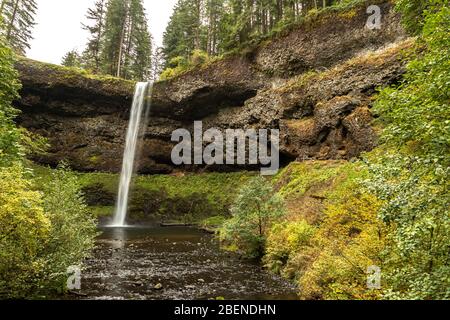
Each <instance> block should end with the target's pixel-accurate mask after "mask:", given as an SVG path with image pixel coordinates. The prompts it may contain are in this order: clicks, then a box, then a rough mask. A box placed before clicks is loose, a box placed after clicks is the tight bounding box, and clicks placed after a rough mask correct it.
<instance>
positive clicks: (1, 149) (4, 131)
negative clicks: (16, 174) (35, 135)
mask: <svg viewBox="0 0 450 320" xmlns="http://www.w3.org/2000/svg"><path fill="white" fill-rule="evenodd" d="M0 22H1V21H0ZM17 78H18V74H17V71H16V70H15V69H14V55H13V52H12V51H11V49H10V48H8V47H7V46H6V43H5V41H4V39H3V38H2V37H1V36H0V166H5V165H8V164H11V163H12V162H13V161H17V160H19V159H20V157H21V154H22V153H23V148H22V146H21V145H20V139H21V133H20V131H19V130H18V129H17V127H16V126H15V124H14V121H13V119H14V118H15V117H16V116H17V114H18V111H17V110H16V109H14V108H13V107H12V102H13V100H14V99H15V98H17V97H18V90H19V89H20V83H19V81H18V80H17Z"/></svg>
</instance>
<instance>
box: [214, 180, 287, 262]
mask: <svg viewBox="0 0 450 320" xmlns="http://www.w3.org/2000/svg"><path fill="white" fill-rule="evenodd" d="M231 213H232V215H233V218H232V219H230V220H228V221H227V222H225V224H224V225H223V227H222V229H221V230H220V239H221V241H222V243H223V244H224V245H225V246H227V247H228V248H232V249H236V250H238V251H240V252H242V253H243V254H245V255H246V256H247V257H249V258H261V257H262V256H263V254H264V249H265V245H266V236H267V231H268V230H269V229H270V228H271V226H272V224H273V223H275V222H276V221H278V220H279V219H280V218H282V217H283V216H284V215H285V213H286V211H285V208H284V201H283V198H282V197H280V196H278V195H274V190H273V187H272V185H271V184H270V182H269V181H267V180H266V179H265V178H263V177H256V178H254V179H252V180H250V182H249V183H248V184H247V185H246V186H244V187H243V188H242V189H241V191H240V193H239V195H238V197H237V199H236V202H235V203H234V205H233V206H232V208H231Z"/></svg>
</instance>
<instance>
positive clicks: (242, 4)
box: [164, 0, 341, 66]
mask: <svg viewBox="0 0 450 320" xmlns="http://www.w3.org/2000/svg"><path fill="white" fill-rule="evenodd" d="M339 2H341V0H179V1H178V2H177V4H176V6H175V9H174V12H173V15H172V17H171V19H170V22H169V24H168V27H167V29H166V32H165V34H164V54H165V57H166V66H167V65H168V64H169V62H170V61H171V60H172V59H174V58H177V57H182V58H184V59H186V60H189V58H190V57H191V55H192V53H193V52H194V50H197V51H198V50H201V51H205V52H207V53H208V54H209V55H212V56H214V55H220V54H222V53H224V52H226V51H229V50H232V49H235V48H236V47H238V46H240V45H242V44H244V43H247V42H249V41H252V40H254V39H258V37H260V36H263V35H266V34H268V33H269V32H270V31H272V30H273V29H275V28H278V27H282V26H283V25H288V24H290V23H293V22H295V21H297V20H298V19H299V18H300V17H301V16H302V15H304V14H306V13H307V12H308V11H309V10H311V9H320V8H322V7H326V6H330V5H332V4H335V3H339Z"/></svg>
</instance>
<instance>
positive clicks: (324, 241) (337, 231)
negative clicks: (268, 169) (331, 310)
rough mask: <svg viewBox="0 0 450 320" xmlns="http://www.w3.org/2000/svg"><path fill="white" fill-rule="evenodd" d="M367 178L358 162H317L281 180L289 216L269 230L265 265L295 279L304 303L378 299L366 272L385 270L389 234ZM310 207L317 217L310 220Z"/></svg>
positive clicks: (295, 168) (287, 172)
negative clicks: (365, 185) (383, 261)
mask: <svg viewBox="0 0 450 320" xmlns="http://www.w3.org/2000/svg"><path fill="white" fill-rule="evenodd" d="M366 175H367V173H366V172H365V170H363V169H362V166H361V165H360V164H357V163H356V164H351V163H350V164H349V163H347V164H345V163H342V162H336V161H329V162H320V161H319V162H311V163H302V164H292V165H290V166H289V167H288V168H287V169H286V170H285V171H284V172H283V173H282V174H281V177H277V179H276V180H277V183H278V184H280V190H279V192H280V193H282V194H283V195H284V196H285V199H286V203H287V207H288V208H290V213H289V214H288V215H287V217H286V219H285V221H283V222H281V223H278V224H275V225H274V226H273V227H272V228H271V229H270V232H269V235H268V237H267V246H266V254H265V257H264V263H265V265H266V266H267V267H268V268H269V269H270V270H272V271H274V272H276V273H279V274H281V275H283V276H284V277H286V278H288V279H292V280H295V281H296V282H297V283H298V286H299V295H300V297H301V298H302V299H376V298H378V297H379V295H380V292H379V291H377V290H370V289H369V288H368V287H367V269H368V267H370V266H373V265H376V266H380V267H381V258H380V254H381V252H382V250H383V247H384V234H385V230H384V226H383V224H382V223H381V222H380V221H379V220H378V219H377V212H378V209H379V207H380V205H381V203H380V201H379V200H378V199H377V198H376V197H374V196H373V195H371V194H369V193H368V192H367V191H366V190H365V188H363V187H362V185H361V184H362V180H363V179H364V177H365V176H366ZM293 182H295V186H294V185H293ZM299 186H301V187H300V188H299ZM313 200H314V201H313ZM310 203H313V204H314V205H315V209H314V210H317V211H318V212H319V213H318V214H315V215H316V218H315V219H312V220H311V219H310V216H311V212H310V211H311V208H310V207H309V205H308V204H310Z"/></svg>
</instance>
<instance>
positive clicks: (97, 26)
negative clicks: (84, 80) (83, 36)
mask: <svg viewBox="0 0 450 320" xmlns="http://www.w3.org/2000/svg"><path fill="white" fill-rule="evenodd" d="M106 5H107V0H97V1H96V2H95V4H94V7H93V8H89V9H88V12H87V14H86V18H87V19H88V20H89V22H91V23H90V24H83V29H84V30H87V31H88V32H89V33H90V38H89V41H88V44H87V47H86V50H85V51H84V52H83V62H84V64H85V67H86V68H87V69H90V70H91V71H93V72H94V73H98V72H99V71H100V66H101V59H100V45H101V41H102V36H103V33H104V29H105V15H106Z"/></svg>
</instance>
